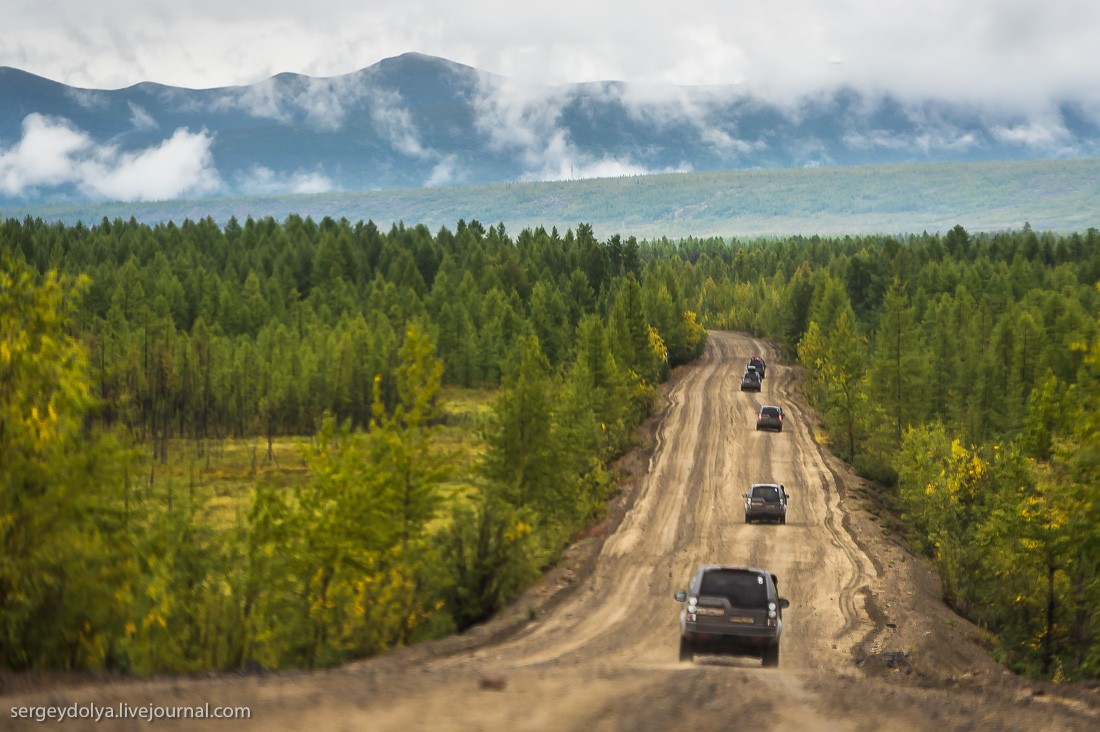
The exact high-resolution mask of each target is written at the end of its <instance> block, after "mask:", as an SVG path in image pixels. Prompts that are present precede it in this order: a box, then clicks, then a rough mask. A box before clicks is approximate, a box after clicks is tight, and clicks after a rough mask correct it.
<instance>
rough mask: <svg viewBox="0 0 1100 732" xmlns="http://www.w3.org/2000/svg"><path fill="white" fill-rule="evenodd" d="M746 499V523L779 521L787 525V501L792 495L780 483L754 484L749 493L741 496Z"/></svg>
mask: <svg viewBox="0 0 1100 732" xmlns="http://www.w3.org/2000/svg"><path fill="white" fill-rule="evenodd" d="M741 495H742V497H743V498H744V499H745V523H746V524H751V523H752V522H753V521H778V522H779V523H781V524H785V523H787V499H788V498H790V497H791V494H790V493H788V492H787V489H786V488H784V487H783V486H782V485H780V484H778V483H753V484H752V485H751V486H749V492H748V493H743V494H741Z"/></svg>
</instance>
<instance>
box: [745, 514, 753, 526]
mask: <svg viewBox="0 0 1100 732" xmlns="http://www.w3.org/2000/svg"><path fill="white" fill-rule="evenodd" d="M745 523H746V524H751V523H752V519H751V518H749V515H748V514H747V513H746V514H745Z"/></svg>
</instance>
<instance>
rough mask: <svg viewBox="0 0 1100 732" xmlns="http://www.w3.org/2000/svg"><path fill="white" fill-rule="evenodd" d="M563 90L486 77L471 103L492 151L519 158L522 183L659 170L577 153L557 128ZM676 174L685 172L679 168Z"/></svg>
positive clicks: (564, 97) (564, 131)
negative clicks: (521, 167) (681, 171)
mask: <svg viewBox="0 0 1100 732" xmlns="http://www.w3.org/2000/svg"><path fill="white" fill-rule="evenodd" d="M568 101H569V98H568V91H567V90H565V89H563V88H560V87H558V88H555V87H540V86H533V85H530V84H522V83H517V82H512V81H508V80H500V79H496V78H493V77H489V76H487V75H483V76H482V78H481V80H480V84H479V89H478V92H477V94H476V95H475V98H474V100H473V104H474V109H475V113H476V116H477V121H476V125H477V128H478V130H479V131H480V132H481V133H482V134H484V135H485V136H486V138H487V141H488V146H489V149H491V150H496V151H501V152H507V153H511V154H515V155H517V156H518V158H519V160H520V161H521V163H522V164H523V167H524V171H523V173H522V174H521V176H520V177H521V179H524V180H571V179H579V178H605V177H613V176H623V175H642V174H645V173H653V172H669V170H668V169H665V170H661V171H655V170H652V169H650V168H647V167H645V166H643V165H639V164H637V163H635V162H633V161H632V160H630V158H629V157H622V158H613V157H607V156H605V157H602V158H595V157H593V156H591V155H588V154H586V153H585V152H583V151H582V150H579V149H578V148H577V147H576V145H574V144H573V142H572V141H571V140H570V139H569V132H568V130H567V129H566V128H565V127H563V126H562V125H560V124H559V121H560V118H561V114H562V110H563V108H564V106H565V105H566V104H567V103H568ZM677 170H682V168H679V169H677Z"/></svg>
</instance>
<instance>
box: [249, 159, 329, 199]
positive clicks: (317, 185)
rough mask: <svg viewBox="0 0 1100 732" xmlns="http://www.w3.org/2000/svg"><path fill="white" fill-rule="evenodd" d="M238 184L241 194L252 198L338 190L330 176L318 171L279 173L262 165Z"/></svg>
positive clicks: (252, 170)
mask: <svg viewBox="0 0 1100 732" xmlns="http://www.w3.org/2000/svg"><path fill="white" fill-rule="evenodd" d="M238 182H239V185H240V189H241V192H242V193H245V194H247V195H251V196H264V195H282V194H308V193H328V192H330V191H334V190H336V188H337V187H336V185H335V184H334V183H333V182H332V180H330V179H329V177H328V176H326V175H325V174H323V173H321V172H318V171H305V170H298V171H294V172H293V173H288V174H287V173H277V172H275V171H274V170H272V169H271V168H268V167H265V166H262V165H257V166H255V167H253V168H251V169H249V170H248V171H247V172H245V173H244V174H242V175H241V176H239V181H238Z"/></svg>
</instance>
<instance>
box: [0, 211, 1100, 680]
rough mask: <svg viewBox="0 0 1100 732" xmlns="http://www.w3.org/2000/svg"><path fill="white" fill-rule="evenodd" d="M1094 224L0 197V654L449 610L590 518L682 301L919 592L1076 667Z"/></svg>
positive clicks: (437, 619)
mask: <svg viewBox="0 0 1100 732" xmlns="http://www.w3.org/2000/svg"><path fill="white" fill-rule="evenodd" d="M1098 282H1100V232H1097V230H1096V229H1089V230H1088V231H1087V232H1083V233H1080V234H1072V235H1056V234H1052V233H1049V232H1043V233H1040V232H1035V231H1032V230H1031V229H1030V227H1027V226H1025V227H1024V228H1023V229H1022V230H1020V231H1010V232H1000V233H970V232H967V231H966V230H965V229H964V228H962V227H961V226H956V227H955V228H954V229H952V230H950V231H949V232H947V233H946V234H945V235H940V234H927V233H926V234H921V235H912V236H908V237H890V236H861V237H842V238H840V237H832V238H821V237H794V238H776V239H766V240H752V241H739V240H722V239H685V240H679V241H671V240H668V239H657V240H646V241H641V242H639V241H637V240H635V239H634V238H628V239H625V240H624V239H622V238H621V237H619V236H614V235H612V236H610V237H609V238H607V239H603V240H601V239H598V238H597V236H596V233H595V232H594V231H593V230H592V228H591V227H590V226H588V225H583V224H582V225H578V226H577V227H576V229H570V230H568V231H566V232H564V233H559V232H558V231H557V230H551V231H549V232H548V231H546V230H544V229H541V228H536V229H525V230H524V231H522V232H520V233H519V234H518V235H512V234H510V233H508V232H506V230H505V226H504V224H497V225H495V226H490V227H488V228H486V227H485V226H484V225H482V224H480V223H479V222H477V221H470V222H465V221H459V222H458V223H457V225H456V227H455V228H454V230H453V231H452V230H450V229H449V228H446V227H443V228H440V229H439V230H438V231H436V232H434V233H433V232H432V231H430V230H428V229H427V228H426V227H424V226H417V227H406V226H404V225H395V226H392V227H391V228H390V229H389V230H388V231H383V230H381V229H379V228H378V227H377V226H376V225H375V224H373V223H371V222H358V223H351V222H349V221H347V220H339V221H337V220H333V219H331V218H324V219H322V220H320V221H314V220H312V219H310V218H301V217H298V216H290V217H288V218H287V219H285V220H284V221H282V222H278V221H275V220H273V219H270V218H268V219H260V220H253V219H248V220H246V221H245V222H243V223H242V222H239V221H237V220H235V219H233V220H230V221H229V222H228V223H227V224H226V225H225V226H219V225H217V224H215V223H214V222H213V220H211V219H204V220H198V221H190V220H188V221H184V222H183V223H181V224H173V223H169V224H161V225H156V226H150V225H146V224H139V223H137V222H136V221H134V220H133V219H131V220H130V221H123V220H121V219H119V220H114V221H109V220H106V219H104V220H103V221H102V222H100V223H99V224H98V225H94V226H86V225H82V224H77V225H75V226H67V225H63V224H57V223H48V222H45V221H42V220H38V219H30V218H28V219H24V220H22V221H19V220H14V219H11V220H8V221H6V222H4V223H3V224H2V225H0V466H2V470H0V667H3V668H8V669H26V668H59V669H111V670H118V671H122V672H126V673H152V672H158V671H175V672H181V671H194V670H202V669H219V668H235V667H241V666H246V665H260V666H263V667H270V668H287V667H318V666H326V665H333V664H337V663H341V662H343V661H346V660H348V659H351V658H357V657H363V656H368V655H372V654H376V653H379V652H381V651H384V650H385V649H387V648H391V647H394V646H397V645H402V644H408V643H412V642H416V641H418V640H422V639H426V638H432V637H438V636H440V635H443V634H446V633H449V632H454V631H456V630H462V629H465V628H467V627H469V626H471V625H473V624H476V623H478V622H480V621H482V620H484V619H486V618H488V617H489V616H491V615H492V614H493V613H494V612H496V611H497V610H499V609H500V608H502V607H503V606H504V604H505V603H507V602H508V601H509V600H511V599H512V598H514V597H515V596H516V595H517V594H518V592H519V591H521V590H522V589H523V588H525V587H527V586H529V585H530V584H531V583H532V582H533V581H534V580H535V579H537V577H538V576H539V575H540V573H541V572H543V571H544V570H545V569H546V568H548V567H549V566H552V565H553V563H554V562H555V561H556V559H557V557H558V555H559V553H560V552H561V550H562V549H563V548H564V547H565V546H566V545H567V544H568V543H569V541H570V540H571V539H572V538H574V537H576V536H577V535H578V532H580V531H582V530H583V529H584V527H585V526H586V525H588V524H589V523H591V522H592V521H593V520H596V519H598V518H599V516H600V515H601V511H602V508H603V505H604V503H605V502H606V501H607V500H608V499H609V498H610V497H611V495H612V493H613V490H614V484H615V475H614V473H613V469H612V467H611V466H612V461H613V460H614V458H615V457H616V456H618V455H620V454H621V453H622V452H623V451H624V450H626V449H628V448H629V447H630V446H631V445H632V433H633V430H634V428H635V426H636V425H637V424H639V423H640V421H641V420H642V419H644V418H645V417H646V416H647V415H648V414H650V412H651V410H652V409H653V407H654V395H655V394H656V389H657V386H658V385H659V384H660V382H661V381H662V380H664V379H666V378H667V377H668V376H669V374H670V371H671V369H672V368H673V367H675V366H677V365H680V364H684V363H687V362H690V361H691V360H692V359H693V358H695V357H696V356H697V355H699V354H700V353H701V351H702V348H703V346H704V343H705V338H706V335H705V330H704V328H719V329H733V330H744V331H748V332H751V333H753V334H755V335H757V336H760V337H765V338H769V339H772V340H774V341H775V342H777V343H778V344H780V346H781V347H782V348H783V349H784V351H785V353H786V354H787V357H788V359H789V360H791V361H796V362H799V363H801V364H802V365H803V366H804V367H805V372H806V382H805V391H806V395H807V397H808V398H809V400H810V401H811V402H812V403H813V404H814V405H815V406H816V407H817V409H818V411H819V412H820V414H821V415H822V419H823V425H822V435H823V436H824V437H825V439H827V440H828V441H829V447H830V449H831V450H832V451H833V452H834V453H836V454H837V455H839V456H840V457H842V458H844V459H845V460H847V461H849V462H850V463H851V464H852V465H853V466H854V467H855V468H856V470H857V471H859V472H860V473H861V474H862V475H864V476H866V477H868V478H870V479H872V480H871V481H870V482H869V485H874V486H876V487H875V488H874V489H873V491H872V492H873V494H874V495H873V496H871V498H872V499H873V501H874V503H875V504H876V505H878V506H880V507H882V509H883V510H884V511H885V512H887V513H888V514H889V515H890V516H893V517H895V519H894V521H893V523H892V524H891V525H892V526H896V528H897V530H899V531H902V532H904V534H905V537H906V539H907V540H908V541H910V542H911V544H912V545H913V546H914V548H915V549H916V550H918V551H921V552H923V553H925V554H927V555H928V556H929V557H930V559H931V561H932V562H933V563H934V564H935V566H936V568H937V570H938V571H939V573H940V576H941V578H942V583H943V595H944V598H945V600H946V601H947V602H949V603H950V604H951V605H952V606H953V607H954V608H956V609H957V610H958V611H959V612H960V613H962V614H963V615H965V616H966V617H968V618H970V619H972V620H974V621H975V622H977V623H978V624H979V625H980V626H982V627H983V628H985V629H986V630H987V631H988V634H989V638H990V647H991V649H992V651H993V653H994V654H996V655H997V657H998V658H1000V659H1001V660H1002V661H1003V662H1004V663H1006V664H1007V665H1009V666H1010V667H1011V668H1013V669H1014V670H1016V671H1019V672H1021V673H1026V674H1031V675H1035V676H1045V677H1048V678H1054V679H1077V678H1097V677H1100V609H1098V608H1100V501H1098V498H1100V416H1098V415H1100V290H1098V289H1097V286H1098Z"/></svg>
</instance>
